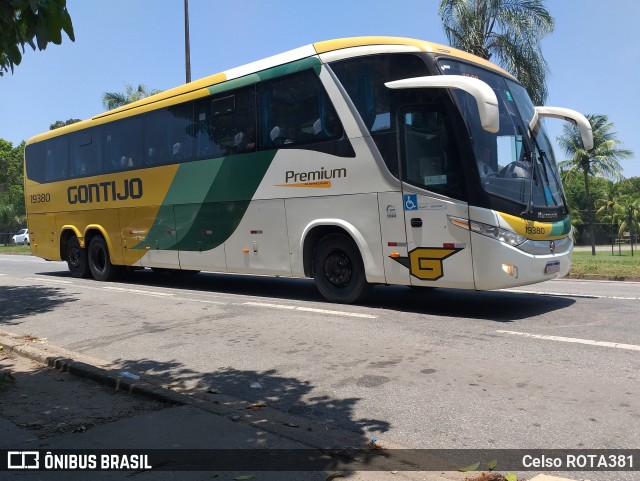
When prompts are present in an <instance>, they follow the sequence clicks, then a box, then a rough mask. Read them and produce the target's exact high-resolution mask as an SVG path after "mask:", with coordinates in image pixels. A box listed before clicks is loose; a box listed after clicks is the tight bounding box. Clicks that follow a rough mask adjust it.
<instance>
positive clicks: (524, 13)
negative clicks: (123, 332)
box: [439, 0, 554, 105]
mask: <svg viewBox="0 0 640 481" xmlns="http://www.w3.org/2000/svg"><path fill="white" fill-rule="evenodd" d="M439 14H440V18H441V19H442V24H443V27H444V31H445V33H446V35H447V38H448V39H449V43H450V44H451V45H452V46H453V47H456V48H459V49H461V50H464V51H467V52H469V53H472V54H474V55H478V56H479V57H482V58H484V59H487V60H490V59H491V58H492V57H495V58H496V59H497V63H499V64H500V65H501V66H502V67H504V68H505V69H506V70H508V71H509V72H511V73H512V74H513V75H514V76H515V77H516V78H517V79H518V80H519V81H520V82H521V83H522V85H524V86H525V88H526V89H527V91H528V92H529V95H530V96H531V98H532V99H533V102H534V103H535V104H536V105H544V102H545V100H546V98H547V96H548V89H547V83H546V77H547V74H548V72H549V67H548V66H547V62H546V61H545V59H544V57H543V56H542V47H541V43H540V41H541V39H542V38H543V37H545V36H546V35H548V34H550V33H551V32H552V31H553V28H554V20H553V17H552V16H551V14H550V13H549V11H548V10H547V9H546V8H545V6H544V0H440V9H439Z"/></svg>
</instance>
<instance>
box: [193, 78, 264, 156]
mask: <svg viewBox="0 0 640 481" xmlns="http://www.w3.org/2000/svg"><path fill="white" fill-rule="evenodd" d="M195 119H196V127H195V130H196V134H195V136H196V155H197V157H198V158H216V157H224V156H227V155H236V154H245V153H249V152H255V150H256V101H255V87H254V86H251V87H247V88H244V89H240V90H236V91H232V92H224V93H221V94H219V95H216V96H215V97H208V98H206V99H202V100H200V101H198V102H196V104H195Z"/></svg>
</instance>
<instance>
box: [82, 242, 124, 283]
mask: <svg viewBox="0 0 640 481" xmlns="http://www.w3.org/2000/svg"><path fill="white" fill-rule="evenodd" d="M87 258H88V261H89V269H90V270H91V275H92V276H93V278H94V279H95V280H96V281H103V282H108V281H113V280H115V279H116V278H117V277H118V276H119V274H120V271H121V269H120V266H114V265H113V264H112V263H111V259H110V257H109V248H108V247H107V243H106V241H105V240H104V238H103V237H102V236H99V235H97V236H95V237H94V238H93V239H91V242H89V250H88V253H87Z"/></svg>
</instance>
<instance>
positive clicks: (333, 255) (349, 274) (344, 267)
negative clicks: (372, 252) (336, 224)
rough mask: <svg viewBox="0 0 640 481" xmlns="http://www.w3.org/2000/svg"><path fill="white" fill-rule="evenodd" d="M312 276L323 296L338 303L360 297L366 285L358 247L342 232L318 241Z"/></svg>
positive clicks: (349, 301)
mask: <svg viewBox="0 0 640 481" xmlns="http://www.w3.org/2000/svg"><path fill="white" fill-rule="evenodd" d="M313 278H314V280H315V283H316V287H317V288H318V290H319V291H320V294H322V295H323V296H324V298H325V299H327V300H328V301H331V302H337V303H342V304H352V303H354V302H358V301H360V300H362V299H363V298H364V297H365V296H366V295H367V293H368V292H369V288H370V285H369V284H368V283H367V278H366V276H365V272H364V263H363V262H362V257H361V256H360V252H359V251H358V247H357V246H356V244H355V242H353V240H352V239H350V238H348V237H346V236H344V235H342V234H329V235H328V236H326V237H324V238H322V240H321V241H320V242H319V243H318V246H317V247H316V250H315V253H314V257H313Z"/></svg>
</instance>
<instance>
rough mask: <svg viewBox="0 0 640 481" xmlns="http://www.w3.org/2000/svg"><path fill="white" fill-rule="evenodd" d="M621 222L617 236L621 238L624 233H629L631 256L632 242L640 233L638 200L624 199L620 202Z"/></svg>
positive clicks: (639, 204)
mask: <svg viewBox="0 0 640 481" xmlns="http://www.w3.org/2000/svg"><path fill="white" fill-rule="evenodd" d="M621 211H622V216H621V218H622V222H621V223H620V228H619V229H618V236H619V237H623V236H624V233H625V232H626V231H629V240H630V242H631V255H632V256H633V240H634V239H635V237H636V236H637V235H638V231H640V199H633V198H631V197H625V198H624V200H623V202H622V209H621Z"/></svg>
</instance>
